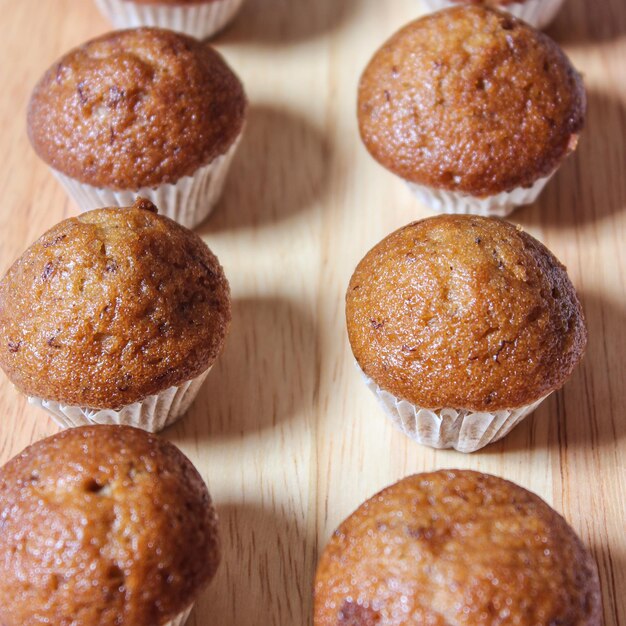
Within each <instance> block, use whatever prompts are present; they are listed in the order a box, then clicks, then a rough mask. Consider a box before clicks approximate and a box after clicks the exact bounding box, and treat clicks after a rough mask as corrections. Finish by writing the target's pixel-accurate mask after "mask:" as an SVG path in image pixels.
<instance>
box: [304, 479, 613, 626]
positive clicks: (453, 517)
mask: <svg viewBox="0 0 626 626" xmlns="http://www.w3.org/2000/svg"><path fill="white" fill-rule="evenodd" d="M314 614H315V616H314V624H315V626H340V625H341V626H357V625H358V626H374V625H376V624H379V625H382V624H384V625H385V626H408V625H409V624H432V625H433V626H435V625H437V626H440V625H443V624H459V625H460V624H463V625H465V626H493V625H495V624H520V625H522V624H524V625H530V624H533V625H537V626H539V625H541V626H548V625H549V624H570V625H574V624H575V625H576V626H600V625H601V624H602V600H601V595H600V588H599V582H598V572H597V568H596V565H595V563H594V561H593V558H592V557H591V555H590V554H589V552H588V551H587V550H586V549H585V547H584V546H583V545H582V543H581V541H580V540H579V539H578V537H577V536H576V534H575V533H574V531H573V530H572V529H571V528H570V527H569V526H568V524H567V522H566V521H565V520H564V519H563V518H562V517H561V516H560V515H559V514H558V513H557V512H556V511H554V510H553V509H551V508H550V507H549V506H548V505H547V504H546V503H545V502H543V500H541V499H540V498H538V497H537V496H536V495H534V494H532V493H530V492H528V491H526V489H523V488H522V487H518V486H517V485H515V484H513V483H510V482H508V481H506V480H503V479H501V478H497V477H495V476H489V475H487V474H480V473H478V472H470V471H461V470H454V471H439V472H434V473H429V474H417V475H415V476H410V477H408V478H405V479H404V480H401V481H400V482H398V483H396V484H395V485H392V486H391V487H388V488H387V489H385V490H383V491H381V492H380V493H379V494H378V495H376V496H374V497H373V498H371V499H370V500H368V501H367V502H365V503H364V504H362V505H361V506H360V507H359V508H358V509H357V511H356V512H355V513H353V514H352V515H351V516H350V517H349V518H348V519H347V520H346V521H344V522H343V524H341V526H339V528H338V529H337V530H336V531H335V533H334V534H333V536H332V538H331V540H330V542H329V543H328V545H327V546H326V549H325V551H324V553H323V555H322V558H321V560H320V563H319V566H318V570H317V576H316V581H315V609H314Z"/></svg>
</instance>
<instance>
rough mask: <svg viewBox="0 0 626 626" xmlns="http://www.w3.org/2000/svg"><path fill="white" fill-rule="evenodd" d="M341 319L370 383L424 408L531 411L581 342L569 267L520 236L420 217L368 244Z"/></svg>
mask: <svg viewBox="0 0 626 626" xmlns="http://www.w3.org/2000/svg"><path fill="white" fill-rule="evenodd" d="M346 321H347V327H348V337H349V340H350V345H351V346H352V351H353V353H354V356H355V358H356V360H357V362H358V364H359V366H360V367H361V369H362V370H363V371H364V372H365V374H367V376H369V377H370V378H371V379H373V380H374V382H375V383H376V384H378V385H379V386H380V387H381V388H382V389H384V390H385V391H388V392H390V393H392V394H393V395H395V396H397V397H399V398H402V399H405V400H408V401H409V402H410V403H412V404H414V405H417V406H419V407H422V408H428V409H442V408H454V409H468V410H474V411H489V412H492V411H496V410H500V409H515V408H520V407H523V406H525V405H528V404H531V403H533V402H536V401H537V400H539V399H541V398H543V397H544V396H545V395H547V394H548V393H550V392H551V391H553V390H554V389H557V388H559V387H560V386H562V385H563V384H564V382H565V381H566V380H567V379H568V378H569V376H570V375H571V373H572V371H573V369H574V368H575V367H576V365H577V364H578V362H579V361H580V359H581V358H582V355H583V353H584V350H585V346H586V342H587V329H586V326H585V320H584V316H583V311H582V307H581V304H580V301H579V300H578V296H577V294H576V291H575V289H574V287H573V285H572V283H571V281H570V280H569V277H568V276H567V272H566V270H565V267H563V265H561V263H559V261H558V260H557V259H556V258H555V257H554V255H553V254H552V253H551V252H550V251H549V250H548V249H547V248H546V247H545V246H544V245H543V244H541V243H540V242H539V241H537V240H536V239H534V238H533V237H531V236H530V235H529V234H528V233H525V232H524V231H523V230H521V228H516V227H515V226H513V225H512V224H510V223H508V222H505V221H503V220H500V219H496V218H485V217H478V216H466V215H442V216H437V217H432V218H428V219H424V220H421V221H419V222H414V223H412V224H409V225H408V226H405V227H404V228H401V229H399V230H397V231H396V232H394V233H392V234H391V235H389V236H388V237H386V238H385V239H383V241H381V242H380V243H379V244H377V245H376V246H374V248H372V250H370V251H369V252H368V253H367V254H366V255H365V257H364V258H363V260H362V261H361V262H360V263H359V265H358V266H357V268H356V270H355V271H354V274H353V276H352V278H351V280H350V284H349V286H348V291H347V294H346Z"/></svg>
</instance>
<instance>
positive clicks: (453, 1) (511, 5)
mask: <svg viewBox="0 0 626 626" xmlns="http://www.w3.org/2000/svg"><path fill="white" fill-rule="evenodd" d="M423 2H424V4H425V5H426V6H427V7H428V8H429V9H430V10H431V11H441V10H442V9H447V8H450V7H454V6H458V5H460V4H478V5H482V6H486V7H492V8H494V9H501V10H503V11H508V12H509V13H511V15H514V16H515V17H518V18H519V19H521V20H524V21H525V22H527V23H528V24H530V25H531V26H534V27H535V28H545V27H546V26H548V25H549V24H550V22H552V20H553V19H554V18H555V17H556V15H557V13H558V12H559V10H560V8H561V6H562V5H563V2H564V0H423Z"/></svg>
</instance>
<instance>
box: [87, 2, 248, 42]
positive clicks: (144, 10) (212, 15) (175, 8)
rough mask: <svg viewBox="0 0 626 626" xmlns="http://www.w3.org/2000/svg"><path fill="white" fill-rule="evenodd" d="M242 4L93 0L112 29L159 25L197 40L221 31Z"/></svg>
mask: <svg viewBox="0 0 626 626" xmlns="http://www.w3.org/2000/svg"><path fill="white" fill-rule="evenodd" d="M242 4H243V0H96V5H97V6H98V8H99V9H100V11H102V13H103V14H104V16H105V17H107V18H108V19H109V20H111V22H112V23H113V25H114V26H115V28H129V27H135V26H159V27H160V28H171V29H172V30H176V31H179V32H181V33H186V34H187V35H191V36H192V37H197V38H198V39H204V38H205V37H212V36H213V35H215V34H216V33H218V32H219V31H220V30H222V29H223V28H224V27H225V26H227V25H228V23H229V22H230V21H231V20H232V19H233V18H234V17H235V16H236V15H237V13H238V12H239V9H240V8H241V5H242Z"/></svg>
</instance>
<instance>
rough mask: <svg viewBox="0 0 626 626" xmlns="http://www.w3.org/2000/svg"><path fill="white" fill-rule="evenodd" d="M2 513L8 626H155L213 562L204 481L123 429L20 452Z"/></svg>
mask: <svg viewBox="0 0 626 626" xmlns="http://www.w3.org/2000/svg"><path fill="white" fill-rule="evenodd" d="M0 511H1V513H0V520H1V522H0V523H1V525H2V533H0V553H1V554H2V555H3V558H1V559H0V623H2V624H4V625H5V626H24V625H27V624H28V625H30V624H44V623H45V624H55V625H57V626H61V625H69V624H70V623H71V624H80V625H81V626H116V625H118V624H124V625H125V626H146V625H147V624H150V625H152V626H160V625H161V624H165V623H166V622H168V620H170V619H171V618H172V617H174V616H175V615H177V614H178V613H180V612H182V611H183V610H185V609H186V608H187V607H188V606H189V605H190V604H191V603H192V602H193V601H194V600H195V598H196V596H197V595H198V593H199V592H200V590H201V589H202V588H203V587H204V586H205V585H206V584H207V583H208V582H209V580H210V579H211V578H212V577H213V575H214V573H215V570H216V569H217V566H218V564H219V560H220V549H219V540H218V534H217V520H216V516H215V511H214V509H213V506H212V504H211V499H210V497H209V493H208V491H207V488H206V485H205V484H204V482H203V480H202V478H201V476H200V475H199V474H198V472H197V471H196V470H195V468H194V467H193V465H192V464H191V462H190V461H189V460H188V459H187V458H186V457H185V456H184V455H183V454H182V453H181V452H180V451H179V450H178V449H177V448H176V447H174V446H173V445H172V444H170V443H168V442H167V441H165V440H163V439H159V438H158V437H155V436H153V435H150V434H148V433H146V432H144V431H142V430H138V429H135V428H130V427H127V426H88V427H82V428H73V429H70V430H65V431H63V432H61V433H59V434H57V435H54V436H53V437H49V438H48V439H44V440H42V441H39V442H38V443H36V444H34V445H32V446H30V447H29V448H26V450H24V452H22V453H21V454H20V455H18V456H16V457H14V458H13V459H12V460H11V461H9V462H8V463H7V464H6V465H5V466H4V467H3V468H2V469H0ZM8 555H10V558H8Z"/></svg>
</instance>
